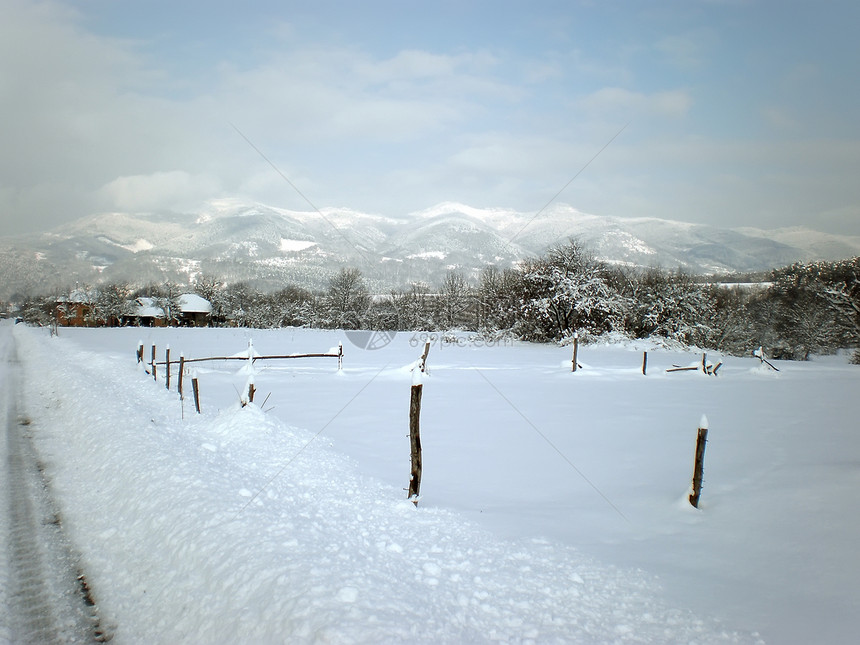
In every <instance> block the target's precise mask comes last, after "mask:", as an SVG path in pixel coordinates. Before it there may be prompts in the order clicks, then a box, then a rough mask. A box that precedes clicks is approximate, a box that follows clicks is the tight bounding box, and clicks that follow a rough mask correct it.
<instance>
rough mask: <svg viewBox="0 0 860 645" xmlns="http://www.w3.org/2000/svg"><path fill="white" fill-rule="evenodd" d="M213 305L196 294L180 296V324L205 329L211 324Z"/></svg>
mask: <svg viewBox="0 0 860 645" xmlns="http://www.w3.org/2000/svg"><path fill="white" fill-rule="evenodd" d="M211 314H212V304H211V303H210V302H209V301H208V300H206V298H201V297H200V296H198V295H197V294H195V293H183V294H182V295H181V296H179V316H178V318H179V324H180V325H186V326H188V327H205V326H206V325H208V324H209V316H210V315H211Z"/></svg>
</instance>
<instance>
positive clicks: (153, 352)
mask: <svg viewBox="0 0 860 645" xmlns="http://www.w3.org/2000/svg"><path fill="white" fill-rule="evenodd" d="M150 363H151V365H152V380H153V381H157V380H158V376H157V375H156V373H155V343H153V344H152V360H151V361H150Z"/></svg>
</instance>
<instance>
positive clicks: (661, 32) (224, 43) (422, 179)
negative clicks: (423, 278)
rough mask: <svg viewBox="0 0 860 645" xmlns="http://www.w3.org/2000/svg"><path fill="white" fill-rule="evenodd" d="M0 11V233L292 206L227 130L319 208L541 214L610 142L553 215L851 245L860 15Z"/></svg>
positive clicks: (634, 10) (552, 5)
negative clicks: (789, 232)
mask: <svg viewBox="0 0 860 645" xmlns="http://www.w3.org/2000/svg"><path fill="white" fill-rule="evenodd" d="M0 12H2V15H3V20H2V24H0V107H2V114H3V115H4V118H3V119H2V122H0V217H2V220H0V234H17V233H26V232H34V231H41V230H46V229H48V228H50V227H52V226H55V225H57V224H59V223H62V222H64V221H68V220H70V219H73V218H75V217H80V216H82V215H86V214H90V213H93V212H103V211H113V210H118V211H149V210H161V209H168V210H169V209H172V210H182V211H186V210H194V209H195V208H197V207H198V206H199V205H200V204H201V203H202V202H204V201H205V200H207V199H212V198H218V197H239V198H242V199H247V200H256V201H260V202H263V203H267V204H271V205H275V206H282V207H285V208H296V209H306V208H308V206H307V204H306V203H305V202H304V201H303V200H302V198H301V197H300V196H299V195H298V194H297V193H296V192H295V191H294V190H293V189H292V188H291V187H290V186H289V185H288V184H287V183H286V182H284V181H283V179H282V178H281V177H280V176H279V175H278V174H277V173H276V172H274V171H273V169H272V168H271V167H270V166H269V165H268V164H267V163H266V162H265V161H264V160H263V159H262V158H261V157H260V156H259V155H258V154H257V152H255V151H254V149H253V148H252V147H251V146H249V145H248V143H247V142H246V141H245V140H244V139H243V138H242V137H241V136H240V135H239V134H238V133H237V132H236V130H235V129H234V127H233V126H235V127H236V128H238V129H239V130H240V131H241V132H242V133H243V134H244V135H245V136H246V137H247V138H248V139H249V140H250V141H252V142H253V143H254V145H255V146H256V147H257V148H259V149H260V150H261V151H262V152H263V153H264V154H265V155H266V156H267V157H268V158H269V159H270V160H271V161H272V162H273V163H274V164H275V165H276V166H277V167H278V168H279V169H280V170H281V172H283V173H284V174H285V175H286V176H287V177H289V178H290V180H291V181H292V182H294V183H295V184H296V185H297V186H298V187H299V188H300V189H301V191H302V192H303V193H304V194H305V195H306V196H307V197H308V198H309V199H310V200H311V201H312V202H313V203H314V204H315V205H317V206H319V207H326V206H333V207H349V208H353V209H356V210H361V211H365V212H371V213H380V214H384V215H390V216H406V215H408V214H409V213H410V212H414V211H417V210H421V209H424V208H428V207H430V206H433V205H434V204H436V203H438V202H442V201H449V200H450V201H460V202H464V203H467V204H469V205H471V206H476V207H491V206H495V207H510V208H515V209H518V210H521V211H523V212H526V213H534V212H537V211H538V210H539V209H540V208H541V207H542V206H543V205H544V204H545V203H546V202H547V200H549V199H550V198H551V197H552V196H553V195H555V194H556V193H557V192H558V190H559V189H560V188H561V187H562V186H564V185H565V184H566V183H567V182H568V181H569V180H570V179H571V178H572V177H573V176H574V175H576V173H577V172H579V171H580V170H582V168H583V167H584V166H585V165H586V164H589V161H590V160H591V159H592V158H593V157H594V156H595V154H597V153H598V152H599V151H601V149H603V148H604V146H606V148H605V149H604V150H603V151H602V152H600V154H599V155H598V156H597V158H596V159H594V160H593V161H592V162H591V163H590V164H589V165H588V167H587V168H586V169H585V170H584V171H583V172H582V173H581V174H580V175H579V176H577V178H576V180H575V181H573V182H572V183H571V184H570V185H569V186H568V187H567V188H566V189H565V191H564V192H562V194H561V195H560V196H559V197H558V201H559V202H563V203H567V204H570V205H571V206H574V207H575V208H578V209H580V210H582V211H585V212H589V213H594V214H598V215H612V216H621V217H640V216H653V217H662V218H667V219H676V220H682V221H689V222H697V223H709V224H714V225H718V226H728V227H737V226H756V227H760V228H777V227H785V226H808V227H810V228H813V229H816V230H821V231H826V232H833V233H842V234H851V235H860V181H858V179H857V174H858V169H860V124H858V119H857V115H858V114H860V109H858V108H860V86H858V83H857V70H858V64H860V45H858V39H857V37H856V33H854V32H856V28H857V25H858V24H860V4H858V3H856V2H847V1H846V2H809V3H801V2H769V1H756V0H724V1H719V0H711V1H704V0H701V1H697V0H685V1H666V2H636V1H629V2H612V1H606V2H596V1H595V2H586V1H582V2H577V1H575V0H568V1H565V2H555V1H541V0H533V1H532V2H528V3H527V2H506V1H496V2H469V1H468V0H461V1H460V2H447V1H446V2H435V3H433V2H417V1H413V0H409V1H406V0H401V1H398V2H394V1H390V2H377V1H373V0H370V1H364V2H327V1H325V0H323V1H316V2H288V1H287V2H284V1H281V2H248V3H243V4H241V5H240V4H239V3H236V2H220V1H218V2H182V3H177V2H161V1H150V2H122V1H116V0H78V1H75V2H71V1H69V2H57V1H52V2H24V1H20V0H0ZM619 132H620V134H619ZM616 135H617V136H616ZM613 137H615V138H614V139H613ZM610 141H611V143H609V142H610ZM607 143H609V145H608V146H607Z"/></svg>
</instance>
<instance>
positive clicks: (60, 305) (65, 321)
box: [55, 289, 96, 327]
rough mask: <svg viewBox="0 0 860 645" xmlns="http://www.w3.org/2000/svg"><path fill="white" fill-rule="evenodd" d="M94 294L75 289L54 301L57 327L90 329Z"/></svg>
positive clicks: (92, 322)
mask: <svg viewBox="0 0 860 645" xmlns="http://www.w3.org/2000/svg"><path fill="white" fill-rule="evenodd" d="M95 297H96V294H93V293H88V292H86V291H81V290H80V289H76V290H74V291H72V292H70V293H69V294H68V295H67V296H60V297H59V298H57V300H56V308H55V316H56V318H55V319H56V321H57V324H58V325H61V326H63V327H92V326H94V325H95V324H96V323H95V322H94V321H93V316H92V313H93V305H92V303H93V300H94V299H95Z"/></svg>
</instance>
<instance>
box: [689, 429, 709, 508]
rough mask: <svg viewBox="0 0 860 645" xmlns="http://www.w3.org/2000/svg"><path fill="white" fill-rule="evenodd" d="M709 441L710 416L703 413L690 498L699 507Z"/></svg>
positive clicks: (695, 506)
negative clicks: (706, 447) (706, 445)
mask: <svg viewBox="0 0 860 645" xmlns="http://www.w3.org/2000/svg"><path fill="white" fill-rule="evenodd" d="M707 443H708V418H707V417H706V416H705V415H704V414H703V415H702V420H701V421H699V430H698V435H697V437H696V465H695V467H694V469H693V491H692V492H691V493H690V495H689V497H688V499H689V500H690V504H692V505H693V508H699V496H700V495H701V494H702V475H703V474H704V469H705V444H707Z"/></svg>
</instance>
